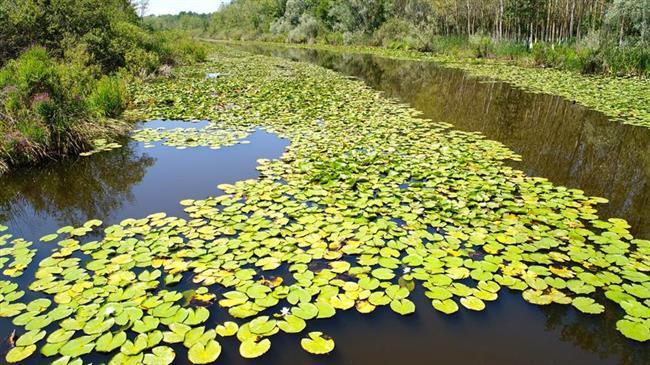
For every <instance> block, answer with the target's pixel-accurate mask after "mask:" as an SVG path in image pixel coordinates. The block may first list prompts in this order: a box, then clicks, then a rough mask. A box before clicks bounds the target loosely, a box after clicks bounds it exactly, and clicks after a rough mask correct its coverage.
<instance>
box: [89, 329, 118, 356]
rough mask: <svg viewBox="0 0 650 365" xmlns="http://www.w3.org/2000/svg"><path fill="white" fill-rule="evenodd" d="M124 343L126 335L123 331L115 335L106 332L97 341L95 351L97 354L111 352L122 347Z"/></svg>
mask: <svg viewBox="0 0 650 365" xmlns="http://www.w3.org/2000/svg"><path fill="white" fill-rule="evenodd" d="M124 342H126V333H125V332H124V331H120V332H118V333H116V334H115V335H113V333H111V332H107V333H105V334H103V335H102V336H100V337H99V338H98V339H97V342H96V343H95V350H96V351H99V352H112V351H113V350H115V349H117V348H118V347H120V346H122V345H123V344H124Z"/></svg>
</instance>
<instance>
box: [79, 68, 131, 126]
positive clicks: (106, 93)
mask: <svg viewBox="0 0 650 365" xmlns="http://www.w3.org/2000/svg"><path fill="white" fill-rule="evenodd" d="M126 95H127V90H126V84H125V82H124V81H123V80H121V79H120V78H118V77H109V76H104V77H102V78H101V79H100V80H99V81H98V82H97V84H96V85H95V90H93V92H92V93H91V94H90V96H89V97H88V105H89V106H90V108H91V109H92V110H94V111H95V113H96V114H97V115H99V116H101V117H108V118H117V117H119V116H120V115H122V113H123V112H124V110H125V109H126V106H127V97H126Z"/></svg>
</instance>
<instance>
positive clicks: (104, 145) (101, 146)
mask: <svg viewBox="0 0 650 365" xmlns="http://www.w3.org/2000/svg"><path fill="white" fill-rule="evenodd" d="M93 147H94V148H93V149H92V150H90V151H86V152H82V153H80V154H79V156H83V157H88V156H92V155H94V154H95V153H99V152H106V151H110V150H114V149H116V148H120V147H122V145H121V144H119V143H116V142H108V141H107V140H106V139H103V138H100V139H95V140H93Z"/></svg>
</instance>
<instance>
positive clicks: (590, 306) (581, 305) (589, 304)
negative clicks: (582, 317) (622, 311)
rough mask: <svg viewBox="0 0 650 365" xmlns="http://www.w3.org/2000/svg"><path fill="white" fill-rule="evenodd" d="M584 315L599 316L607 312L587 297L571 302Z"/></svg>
mask: <svg viewBox="0 0 650 365" xmlns="http://www.w3.org/2000/svg"><path fill="white" fill-rule="evenodd" d="M571 304H573V306H574V307H576V308H577V309H578V310H579V311H581V312H582V313H588V314H599V313H602V312H604V311H605V307H603V306H602V305H600V304H598V303H596V301H595V300H593V299H591V298H587V297H576V298H573V301H572V302H571Z"/></svg>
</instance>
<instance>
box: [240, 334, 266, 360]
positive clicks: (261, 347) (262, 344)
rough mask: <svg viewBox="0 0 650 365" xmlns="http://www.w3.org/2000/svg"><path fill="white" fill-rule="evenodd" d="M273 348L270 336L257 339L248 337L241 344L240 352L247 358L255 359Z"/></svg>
mask: <svg viewBox="0 0 650 365" xmlns="http://www.w3.org/2000/svg"><path fill="white" fill-rule="evenodd" d="M270 348H271V341H269V339H268V338H265V339H262V340H260V341H256V339H254V338H251V339H248V340H246V341H244V342H242V343H241V345H239V354H240V355H241V356H242V357H243V358H246V359H254V358H256V357H260V356H262V355H264V354H265V353H266V352H267V351H269V349H270Z"/></svg>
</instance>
